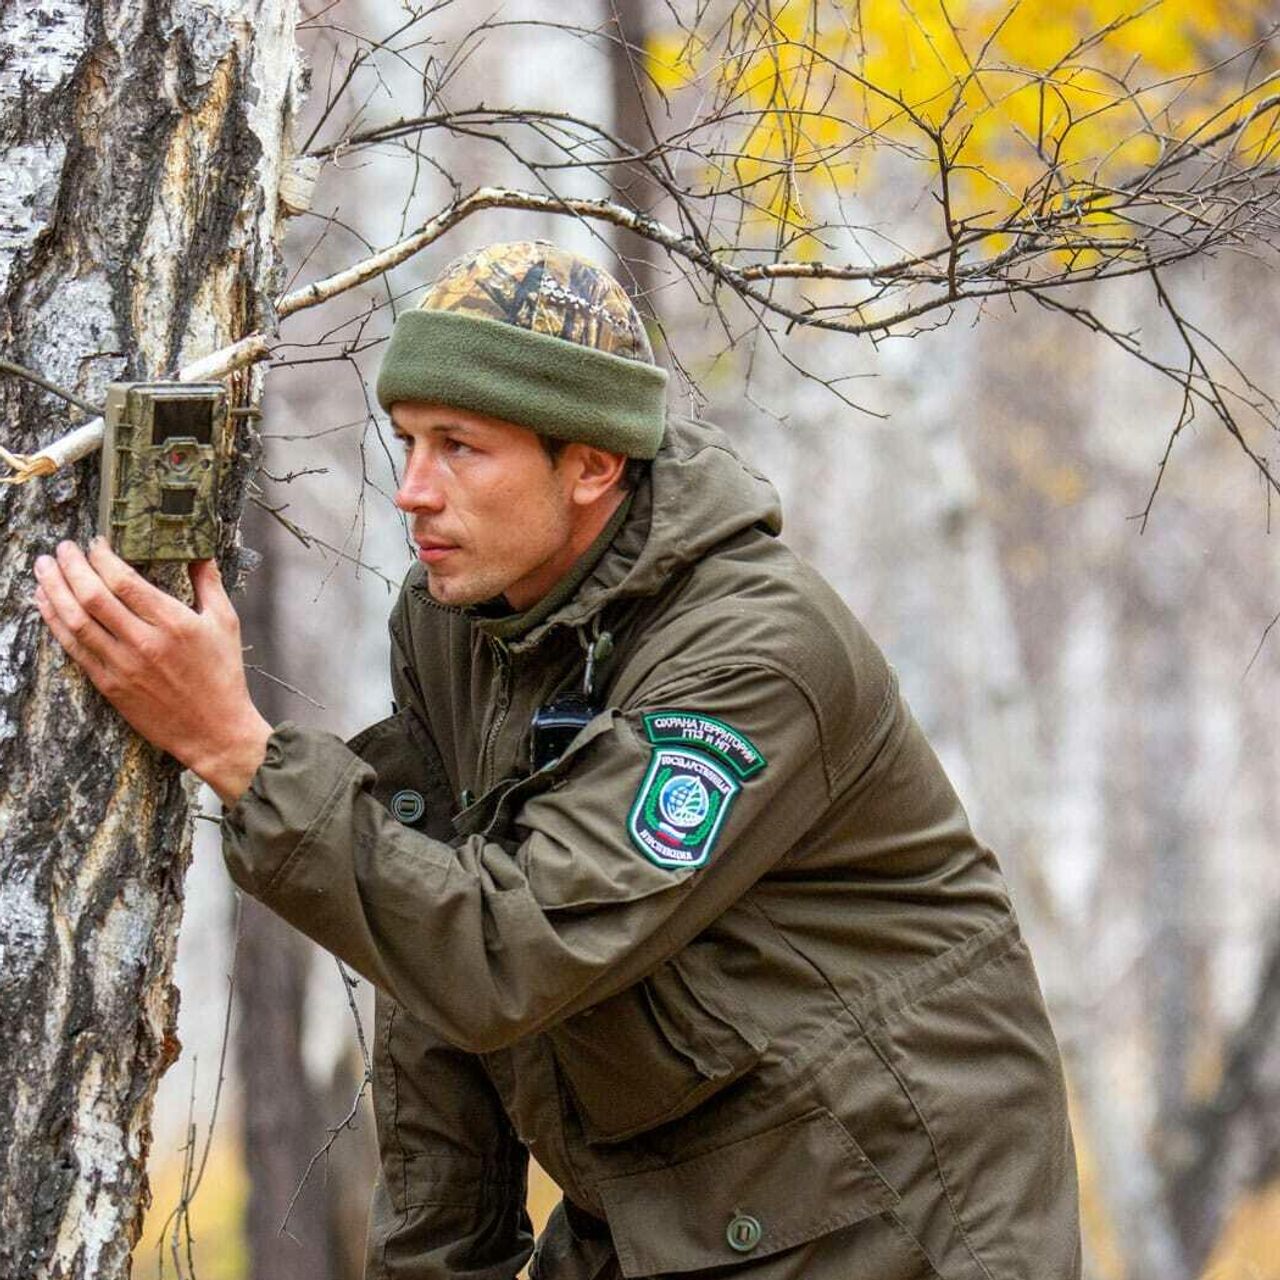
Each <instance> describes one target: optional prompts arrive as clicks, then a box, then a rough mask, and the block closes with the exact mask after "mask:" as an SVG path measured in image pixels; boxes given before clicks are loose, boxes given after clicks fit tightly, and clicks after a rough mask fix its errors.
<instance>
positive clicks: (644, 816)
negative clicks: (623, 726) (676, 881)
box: [627, 746, 742, 869]
mask: <svg viewBox="0 0 1280 1280" xmlns="http://www.w3.org/2000/svg"><path fill="white" fill-rule="evenodd" d="M741 789H742V785H741V783H739V781H738V780H737V779H736V778H735V777H734V776H733V774H732V773H730V771H729V770H728V769H726V768H724V766H723V765H721V764H720V763H719V761H717V760H715V759H713V758H712V757H711V756H709V755H707V754H706V753H705V752H703V751H701V750H692V749H689V748H684V747H664V746H658V747H655V748H654V752H653V758H652V759H651V760H650V761H649V771H648V773H646V774H645V777H644V781H643V782H642V783H641V784H640V789H639V790H638V791H637V792H636V798H635V801H634V802H633V804H632V805H631V813H630V815H629V816H628V818H627V831H628V833H629V834H630V836H631V839H632V841H633V842H634V843H635V844H636V846H637V847H638V848H639V849H640V851H641V852H642V853H643V854H644V855H645V857H647V858H648V859H649V861H650V862H653V863H656V864H657V865H658V866H660V867H686V868H690V869H692V868H694V867H700V866H702V864H703V863H704V862H706V860H707V858H708V857H709V856H710V854H711V846H712V845H713V844H714V843H715V839H716V836H717V835H719V834H720V828H721V827H722V826H723V825H724V820H725V818H726V817H728V814H729V808H730V806H731V805H732V804H733V801H734V798H735V797H736V796H737V794H738V792H739V791H740V790H741Z"/></svg>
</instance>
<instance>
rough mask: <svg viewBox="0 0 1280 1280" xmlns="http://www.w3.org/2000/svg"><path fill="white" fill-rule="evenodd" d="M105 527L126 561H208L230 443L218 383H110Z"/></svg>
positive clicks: (101, 523) (101, 526)
mask: <svg viewBox="0 0 1280 1280" xmlns="http://www.w3.org/2000/svg"><path fill="white" fill-rule="evenodd" d="M104 422H105V424H106V431H105V434H104V437H103V442H102V496H101V499H100V505H99V507H98V531H99V532H100V533H101V534H102V535H103V536H104V537H105V538H106V539H107V541H108V542H109V543H110V544H111V548H112V550H113V551H115V553H116V554H117V555H118V556H120V557H121V558H122V559H124V560H128V561H131V562H132V563H134V564H141V563H144V562H146V561H151V560H205V559H208V558H209V557H210V556H212V555H213V553H214V549H215V544H216V542H217V533H218V517H217V509H218V485H219V480H220V478H221V474H222V469H223V462H224V460H225V458H226V455H227V451H228V449H229V448H230V432H229V431H228V413H227V393H226V389H225V388H224V387H223V386H222V385H221V384H220V383H217V382H190V383H183V382H116V383H113V384H112V385H111V386H110V387H108V388H107V409H106V413H105V415H104Z"/></svg>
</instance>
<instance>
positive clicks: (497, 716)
mask: <svg viewBox="0 0 1280 1280" xmlns="http://www.w3.org/2000/svg"><path fill="white" fill-rule="evenodd" d="M489 643H490V645H491V647H492V648H493V660H494V664H495V665H496V666H497V668H498V704H497V706H496V707H494V710H493V719H492V720H491V721H490V722H489V733H488V736H487V739H486V741H485V744H484V755H483V757H482V760H483V766H484V785H483V786H482V787H481V788H480V790H481V793H482V794H483V793H484V792H485V791H488V790H489V788H490V787H492V786H493V785H494V774H495V772H496V770H495V769H494V756H495V755H496V753H497V749H498V734H499V733H500V732H501V730H502V726H503V723H504V722H505V721H506V718H507V712H508V711H509V710H510V708H511V655H510V651H509V650H508V649H507V646H506V644H504V643H503V641H501V640H499V639H498V638H497V637H496V636H490V637H489Z"/></svg>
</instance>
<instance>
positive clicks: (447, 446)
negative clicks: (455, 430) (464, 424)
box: [444, 436, 471, 454]
mask: <svg viewBox="0 0 1280 1280" xmlns="http://www.w3.org/2000/svg"><path fill="white" fill-rule="evenodd" d="M444 450H445V452H446V453H454V454H458V453H470V452H471V446H470V445H469V444H468V443H467V442H466V441H465V440H455V439H454V438H453V436H446V437H445V440H444Z"/></svg>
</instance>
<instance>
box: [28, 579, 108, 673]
mask: <svg viewBox="0 0 1280 1280" xmlns="http://www.w3.org/2000/svg"><path fill="white" fill-rule="evenodd" d="M42 562H44V563H42ZM36 573H37V575H38V577H39V580H40V585H39V586H38V587H37V588H36V594H35V603H36V608H37V609H38V610H39V611H40V616H41V617H42V618H43V619H44V620H45V623H46V624H47V625H48V627H49V630H50V631H52V632H53V638H54V639H55V640H56V641H57V642H58V643H59V644H60V645H61V646H62V648H63V649H64V651H65V652H66V654H67V657H69V658H70V659H71V660H72V661H73V662H75V663H76V664H77V665H79V666H81V667H83V668H84V669H85V672H86V673H87V675H88V676H89V678H90V679H91V680H92V681H93V683H94V684H96V685H97V686H98V688H99V689H102V688H103V687H104V685H106V684H110V675H109V670H108V668H109V666H110V659H111V658H113V657H118V649H119V646H118V645H117V643H116V641H115V639H114V638H113V637H112V636H111V634H110V633H109V632H108V631H107V630H106V629H105V628H104V627H103V626H102V625H101V624H100V623H98V622H95V621H94V619H93V618H91V617H90V616H89V615H88V614H87V613H86V612H85V611H84V610H83V609H82V608H81V607H80V603H79V601H77V600H76V598H75V596H74V595H72V593H71V591H70V589H69V588H68V587H67V584H66V582H65V581H64V580H63V578H62V575H61V574H60V573H59V572H58V566H57V564H56V563H55V562H54V561H53V560H52V559H50V558H49V557H48V556H41V557H40V559H39V560H37V561H36Z"/></svg>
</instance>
